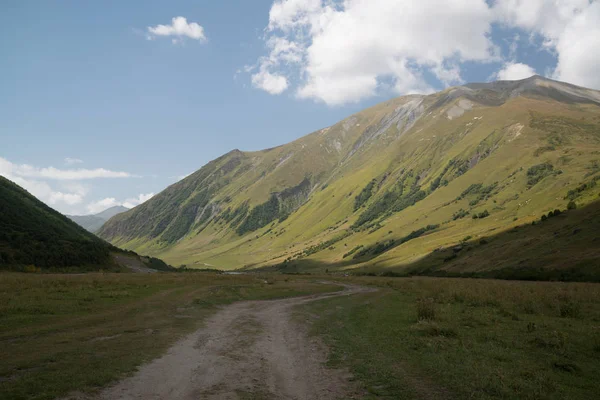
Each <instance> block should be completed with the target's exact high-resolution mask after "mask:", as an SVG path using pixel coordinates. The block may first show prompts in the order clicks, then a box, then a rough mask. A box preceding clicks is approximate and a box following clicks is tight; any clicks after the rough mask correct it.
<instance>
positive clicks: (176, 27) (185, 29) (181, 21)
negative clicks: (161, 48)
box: [148, 17, 207, 43]
mask: <svg viewBox="0 0 600 400" xmlns="http://www.w3.org/2000/svg"><path fill="white" fill-rule="evenodd" d="M156 36H173V37H175V38H174V39H173V43H177V42H179V41H181V40H182V39H184V38H186V37H187V38H190V39H194V40H198V41H200V42H205V41H206V40H207V39H206V35H205V34H204V28H203V27H202V26H200V25H199V24H197V23H196V22H189V23H188V22H187V19H186V18H185V17H174V18H173V19H172V20H171V24H170V25H156V26H149V27H148V39H153V38H155V37H156Z"/></svg>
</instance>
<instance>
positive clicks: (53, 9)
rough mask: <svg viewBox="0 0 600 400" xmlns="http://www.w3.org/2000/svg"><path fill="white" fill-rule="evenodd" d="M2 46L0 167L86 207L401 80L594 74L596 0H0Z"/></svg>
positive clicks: (252, 146)
mask: <svg viewBox="0 0 600 400" xmlns="http://www.w3.org/2000/svg"><path fill="white" fill-rule="evenodd" d="M0 51H1V54H2V60H1V61H0V139H1V141H0V143H1V144H0V175H2V176H5V177H7V178H8V179H11V180H12V181H14V182H16V183H17V184H19V185H21V186H23V187H24V188H25V189H27V190H28V191H29V192H30V193H32V194H33V195H35V196H36V197H38V198H39V199H40V200H42V201H44V202H45V203H46V204H48V205H50V206H51V207H53V208H55V209H57V210H58V211H60V212H63V213H67V214H90V213H97V212H100V211H102V210H104V209H106V208H108V207H111V206H114V205H119V204H121V205H125V206H127V207H134V206H136V205H138V204H140V203H141V202H144V201H146V200H148V199H149V198H151V197H152V196H153V195H154V194H156V193H159V192H160V191H161V190H163V189H164V188H166V187H167V186H168V185H170V184H173V183H175V182H176V181H177V180H179V179H181V178H183V177H184V176H186V175H188V174H190V173H192V172H194V171H195V170H197V169H199V168H200V167H202V166H203V165H204V164H206V163H207V162H209V161H210V160H212V159H215V158H217V157H219V156H220V155H222V154H224V153H226V152H228V151H230V150H233V149H240V150H243V151H252V150H260V149H264V148H269V147H274V146H277V145H281V144H284V143H287V142H290V141H292V140H294V139H296V138H299V137H301V136H304V135H306V134H308V133H311V132H313V131H315V130H318V129H322V128H324V127H327V126H330V125H332V124H334V123H336V122H338V121H340V120H342V119H343V118H345V117H347V116H349V115H351V114H353V113H355V112H358V111H360V110H362V109H364V108H367V107H369V106H371V105H374V104H376V103H379V102H381V101H385V100H387V99H390V98H393V97H397V96H401V95H404V94H410V93H430V92H435V91H438V90H442V89H444V88H446V87H449V86H455V85H460V84H464V83H466V82H485V81H492V80H497V79H506V80H515V79H523V78H527V77H529V76H531V75H533V74H539V75H543V76H546V77H549V78H553V79H557V80H561V81H566V82H569V83H573V84H577V85H581V86H586V87H590V88H594V89H600V73H598V71H600V2H599V1H595V0H593V1H590V0H487V1H486V0H419V1H412V0H252V1H248V0H220V1H209V0H195V1H192V0H172V1H168V2H167V1H154V0H143V1H141V0H140V1H135V0H129V1H121V0H119V1H113V0H103V1H99V0H61V1H58V0H56V1H54V0H46V1H33V0H3V1H2V2H1V3H0Z"/></svg>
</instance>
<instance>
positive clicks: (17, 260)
mask: <svg viewBox="0 0 600 400" xmlns="http://www.w3.org/2000/svg"><path fill="white" fill-rule="evenodd" d="M120 211H121V210H120V208H119V207H113V208H111V209H108V210H106V211H104V212H103V213H101V214H102V215H103V216H106V215H110V214H114V215H116V214H117V213H119V212H120ZM0 269H10V270H16V271H26V272H38V271H41V270H51V271H53V272H83V271H97V270H104V271H133V272H156V271H172V270H173V267H171V266H170V265H168V264H166V263H165V262H164V261H162V260H160V259H158V258H155V257H142V256H139V255H138V254H137V253H135V252H132V251H123V250H121V249H119V248H117V247H114V246H113V245H111V244H110V243H108V242H105V241H104V240H102V239H100V238H99V237H97V236H95V235H93V234H92V233H90V232H88V231H86V230H85V229H83V228H82V227H81V226H79V225H77V224H76V223H75V222H73V221H71V220H70V219H69V218H67V217H66V216H64V215H62V214H61V213H59V212H58V211H55V210H53V209H52V208H50V207H48V206H47V205H45V204H44V203H42V202H41V201H39V200H38V199H36V198H35V197H34V196H32V195H31V194H29V193H28V192H27V191H26V190H25V189H23V188H21V187H20V186H18V185H17V184H15V183H13V182H11V181H10V180H8V179H6V178H4V177H3V176H0Z"/></svg>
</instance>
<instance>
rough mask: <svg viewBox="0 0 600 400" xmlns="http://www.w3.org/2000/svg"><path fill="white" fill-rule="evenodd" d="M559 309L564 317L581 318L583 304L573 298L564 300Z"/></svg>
mask: <svg viewBox="0 0 600 400" xmlns="http://www.w3.org/2000/svg"><path fill="white" fill-rule="evenodd" d="M558 311H559V314H560V316H561V317H562V318H579V316H580V315H581V305H580V304H579V303H576V302H574V301H572V300H567V301H562V302H560V304H559V305H558Z"/></svg>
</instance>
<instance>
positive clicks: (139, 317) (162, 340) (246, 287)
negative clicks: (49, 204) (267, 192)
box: [0, 273, 339, 400]
mask: <svg viewBox="0 0 600 400" xmlns="http://www.w3.org/2000/svg"><path fill="white" fill-rule="evenodd" d="M338 289H339V287H337V286H331V285H324V284H318V283H316V282H315V281H314V280H309V279H305V278H302V277H294V279H293V280H292V279H289V278H288V277H284V276H281V275H279V276H261V275H253V276H248V275H234V276H231V275H229V276H228V275H216V274H205V273H179V274H95V273H94V274H81V275H50V274H17V273H0V399H15V400H16V399H40V400H41V399H53V398H55V397H58V396H62V395H66V394H67V393H69V392H71V391H74V390H78V391H83V392H89V391H94V390H95V389H98V388H100V387H102V386H104V385H106V384H107V383H109V382H111V381H113V380H115V379H117V378H119V377H121V376H123V375H125V374H128V373H131V372H132V371H134V370H135V367H136V366H137V365H139V364H141V363H143V362H145V361H149V360H151V359H153V358H155V357H157V356H159V355H161V354H162V353H163V352H164V351H165V350H166V348H167V347H168V346H169V345H170V344H172V343H173V342H174V341H176V340H177V339H178V338H180V337H181V336H182V335H184V334H186V333H188V332H190V331H192V330H193V329H195V328H197V327H198V326H199V324H200V323H201V321H202V320H203V319H204V318H205V317H207V316H208V315H210V314H212V313H213V312H215V311H216V307H217V306H219V305H224V304H228V303H231V302H234V301H238V300H252V299H273V298H280V297H286V296H296V295H301V294H308V293H316V292H324V291H333V290H338Z"/></svg>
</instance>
